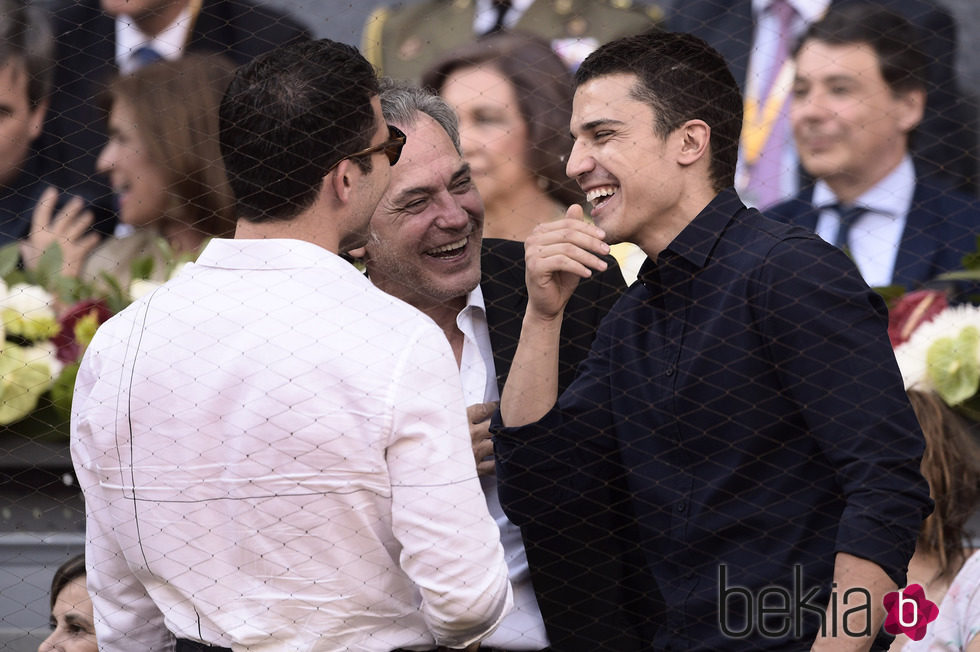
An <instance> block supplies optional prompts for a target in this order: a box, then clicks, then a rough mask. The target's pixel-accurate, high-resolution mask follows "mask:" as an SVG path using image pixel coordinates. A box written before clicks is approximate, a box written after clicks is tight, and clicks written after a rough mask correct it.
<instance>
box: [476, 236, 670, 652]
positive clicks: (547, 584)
mask: <svg viewBox="0 0 980 652" xmlns="http://www.w3.org/2000/svg"><path fill="white" fill-rule="evenodd" d="M607 260H608V261H609V262H610V268H609V269H608V270H606V271H605V272H603V273H601V274H596V275H595V276H594V277H593V278H591V279H587V280H584V281H582V282H581V283H580V284H579V286H578V289H577V290H576V292H575V294H574V295H573V296H572V298H571V300H570V301H569V304H568V307H567V309H566V311H565V318H564V320H563V322H562V331H561V350H560V356H561V359H560V362H559V367H560V369H559V387H560V389H559V391H564V389H565V388H566V387H567V386H568V385H569V384H570V383H571V381H572V380H573V379H574V375H575V368H576V367H577V366H578V363H579V362H581V361H582V360H584V359H585V357H586V356H587V355H588V353H589V349H590V347H591V344H592V338H593V337H594V335H595V331H596V328H597V327H598V325H599V321H600V320H601V319H602V318H603V317H604V316H605V314H606V313H607V312H608V311H609V309H610V308H611V307H612V305H613V304H614V303H615V302H616V301H617V300H618V299H619V297H620V295H622V293H623V291H624V289H625V287H624V286H625V283H624V282H623V276H622V274H621V273H620V271H619V267H618V266H616V264H615V260H614V259H613V258H611V257H609V258H607ZM481 263H482V266H483V274H482V279H481V281H480V287H481V288H482V290H483V298H484V302H485V303H486V309H487V324H488V326H489V329H490V342H491V345H492V347H493V357H494V366H495V367H496V371H497V381H498V384H499V387H500V388H501V390H502V389H503V386H504V383H505V382H506V380H507V374H508V372H509V371H510V364H511V361H512V360H513V358H514V352H515V351H516V349H517V342H518V339H519V338H520V334H521V323H522V321H523V318H524V310H525V308H526V307H527V286H526V285H525V280H524V245H523V243H521V242H513V241H510V240H497V239H490V238H488V239H485V240H484V241H483V254H482V260H481ZM623 486H624V485H622V484H621V483H620V482H619V481H618V480H617V479H615V478H609V484H608V485H607V486H605V487H603V488H602V489H601V490H600V491H597V492H594V493H593V494H590V495H588V496H584V497H583V504H584V505H585V510H584V512H583V513H581V514H580V513H578V512H576V514H575V518H572V516H571V515H570V514H563V516H562V519H561V527H560V528H556V527H554V526H552V525H550V524H548V523H545V522H543V520H539V521H536V522H531V523H529V524H527V525H525V526H524V527H522V528H521V531H522V534H523V538H524V545H525V549H526V551H527V558H528V565H529V566H530V569H531V582H532V584H533V585H534V593H535V595H536V597H537V599H538V606H539V607H540V608H541V614H542V616H543V617H544V622H545V627H546V629H547V631H548V637H549V639H550V640H551V647H552V649H554V650H560V651H561V652H577V651H581V652H596V651H600V650H602V651H609V652H613V651H614V650H615V651H616V652H625V651H629V650H642V649H645V645H644V643H643V641H648V640H651V638H652V635H651V634H649V633H646V632H645V628H646V627H648V625H647V621H648V620H650V619H652V618H654V617H655V616H654V614H655V613H656V611H657V607H656V604H655V602H654V603H651V602H650V601H649V599H648V598H647V596H645V595H644V594H643V592H644V591H646V590H648V588H649V587H650V586H652V585H653V583H652V582H650V581H648V580H645V579H644V578H645V577H646V575H645V570H643V565H642V561H641V560H640V558H639V556H638V555H637V535H636V533H635V532H634V530H633V526H632V524H631V523H630V520H631V519H629V518H628V517H627V516H625V515H624V514H621V513H620V512H618V511H617V510H616V507H617V506H618V505H624V504H626V502H627V501H626V500H625V494H624V491H625V490H624V488H623ZM617 578H619V579H617Z"/></svg>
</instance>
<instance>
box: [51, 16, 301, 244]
mask: <svg viewBox="0 0 980 652" xmlns="http://www.w3.org/2000/svg"><path fill="white" fill-rule="evenodd" d="M53 27H54V30H55V35H56V38H57V66H56V68H55V75H54V92H53V93H52V96H51V107H50V109H49V110H48V117H47V121H46V124H45V127H44V135H43V136H42V138H43V139H44V140H43V142H44V145H45V154H46V155H47V156H48V157H49V158H50V159H52V160H55V161H58V162H60V163H61V165H64V166H65V167H66V170H67V172H68V175H69V176H70V179H68V185H69V189H70V190H71V189H74V191H75V192H78V193H80V194H83V195H84V196H85V197H87V198H91V199H92V200H93V201H95V202H96V204H97V207H99V208H101V209H102V214H103V215H105V212H106V211H108V212H109V214H110V215H111V214H112V213H114V210H113V209H112V201H111V192H110V190H109V189H108V187H106V186H105V184H104V183H103V180H102V179H100V178H98V177H97V176H96V175H95V159H96V157H97V156H98V153H99V151H100V150H101V149H102V147H103V146H104V145H105V142H106V122H105V121H106V115H105V113H104V111H103V107H101V106H100V97H101V95H102V93H104V91H105V88H106V85H107V84H108V82H109V81H110V80H111V79H112V78H113V77H114V76H115V75H116V74H118V68H117V66H116V31H115V30H116V27H115V19H114V18H113V17H112V16H109V15H107V14H105V13H104V12H103V11H102V9H101V8H100V6H99V0H79V1H77V2H71V3H69V4H68V5H67V6H65V7H63V8H61V9H59V10H58V11H56V12H55V13H54V15H53ZM304 38H310V34H309V32H308V31H307V30H306V28H304V27H302V26H301V25H299V24H298V23H296V22H295V21H293V20H292V19H291V18H289V17H287V16H285V15H283V14H280V13H278V12H275V11H273V10H271V9H269V8H268V7H263V6H261V5H258V4H253V3H252V2H251V1H249V0H204V2H203V4H202V6H201V11H200V13H199V14H198V17H197V21H196V22H195V24H194V29H193V30H192V33H191V38H190V41H189V43H188V47H187V51H189V52H204V53H219V54H222V55H225V56H227V57H228V58H229V59H231V60H232V61H234V62H235V63H236V64H242V63H245V62H246V61H249V60H250V59H252V58H254V57H255V56H257V55H259V54H262V53H264V52H266V51H268V50H271V49H272V48H274V47H277V46H279V45H284V44H286V43H289V42H292V41H295V40H298V39H304ZM103 221H104V220H103ZM110 227H111V225H106V224H103V225H102V230H106V229H107V228H110Z"/></svg>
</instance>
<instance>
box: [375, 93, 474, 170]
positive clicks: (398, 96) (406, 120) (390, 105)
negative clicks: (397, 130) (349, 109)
mask: <svg viewBox="0 0 980 652" xmlns="http://www.w3.org/2000/svg"><path fill="white" fill-rule="evenodd" d="M381 113H382V114H384V117H385V122H387V123H389V124H396V125H399V124H400V125H405V126H408V127H412V126H414V125H415V123H416V122H417V121H418V117H419V114H420V113H424V114H425V115H427V116H429V117H430V118H432V119H433V120H435V121H436V122H437V123H438V124H439V126H440V127H442V128H443V130H445V132H446V134H447V135H448V136H449V140H451V141H452V142H453V147H455V148H456V151H457V152H458V153H459V154H460V155H462V149H461V148H460V145H459V119H458V118H457V117H456V112H455V111H453V109H452V107H451V106H449V105H448V104H446V101H445V100H443V99H442V98H441V97H439V96H438V95H436V94H435V93H433V92H432V91H430V90H427V89H423V88H420V87H418V86H415V85H413V84H410V83H408V82H400V81H395V80H393V79H389V78H387V77H386V78H383V79H382V80H381Z"/></svg>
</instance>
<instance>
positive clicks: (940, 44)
mask: <svg viewBox="0 0 980 652" xmlns="http://www.w3.org/2000/svg"><path fill="white" fill-rule="evenodd" d="M866 1H867V0H832V1H831V7H836V6H840V5H844V4H848V3H854V2H866ZM877 4H880V5H883V6H885V7H887V8H889V9H891V10H892V11H895V12H897V13H899V14H901V15H903V16H905V17H906V18H908V19H909V20H910V21H911V22H912V23H913V24H914V25H916V26H917V27H918V28H919V30H920V32H921V34H922V35H923V37H924V43H923V46H924V48H925V50H926V55H928V57H929V60H930V62H931V63H930V65H929V70H928V89H927V90H928V100H927V102H926V112H925V116H924V118H923V120H922V123H921V124H920V125H919V127H918V129H917V130H916V132H915V134H914V135H913V140H912V142H913V149H914V150H915V151H916V153H917V154H918V155H919V158H920V160H921V161H923V162H924V163H925V164H926V165H927V166H928V169H927V170H924V172H926V173H928V174H929V176H932V175H933V174H934V173H943V174H946V175H948V176H950V177H951V178H952V180H953V182H954V183H955V184H956V187H957V188H959V189H961V190H967V191H969V190H975V189H976V175H977V158H976V152H975V149H976V143H977V125H976V108H975V107H976V103H975V98H966V97H964V96H963V95H962V94H961V93H960V91H959V89H958V86H957V81H956V79H957V78H956V70H955V68H954V66H955V65H956V23H955V22H954V21H953V18H952V16H950V14H949V12H948V11H946V10H945V9H943V8H941V7H940V6H939V5H938V4H937V3H936V2H933V1H932V0H877ZM667 25H668V28H669V29H671V30H672V31H676V32H688V33H690V34H694V35H695V36H699V37H700V38H702V39H704V40H705V41H707V42H708V44H709V45H711V46H712V47H713V48H715V49H716V50H718V51H719V52H720V53H721V54H722V56H724V57H725V60H726V61H728V65H729V66H730V67H731V70H732V74H733V75H734V76H735V79H736V81H738V83H739V86H741V87H742V89H743V91H744V89H745V76H746V72H747V69H748V65H749V55H750V53H751V46H752V37H753V30H754V27H755V26H754V23H753V20H752V0H730V2H725V3H720V2H718V0H686V1H684V2H678V3H677V5H676V6H675V8H674V11H673V12H672V13H671V14H670V16H669V18H668V22H667ZM967 99H970V100H972V101H967Z"/></svg>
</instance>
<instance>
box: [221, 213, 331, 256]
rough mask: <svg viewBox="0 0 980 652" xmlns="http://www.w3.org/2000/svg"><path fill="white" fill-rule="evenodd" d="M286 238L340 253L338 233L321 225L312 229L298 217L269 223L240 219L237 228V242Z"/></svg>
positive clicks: (305, 221)
mask: <svg viewBox="0 0 980 652" xmlns="http://www.w3.org/2000/svg"><path fill="white" fill-rule="evenodd" d="M276 238H286V239H291V240H304V241H306V242H310V243H312V244H315V245H317V246H318V247H323V248H324V249H326V250H327V251H329V252H331V253H337V252H339V251H340V240H339V238H338V236H337V234H336V233H333V232H331V231H330V230H329V229H327V228H326V227H325V225H321V228H314V229H311V228H310V226H309V224H308V221H307V220H305V219H302V216H297V217H295V218H293V219H291V220H270V221H268V222H249V221H248V220H245V219H239V220H238V224H237V226H236V228H235V239H236V240H268V239H276Z"/></svg>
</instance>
